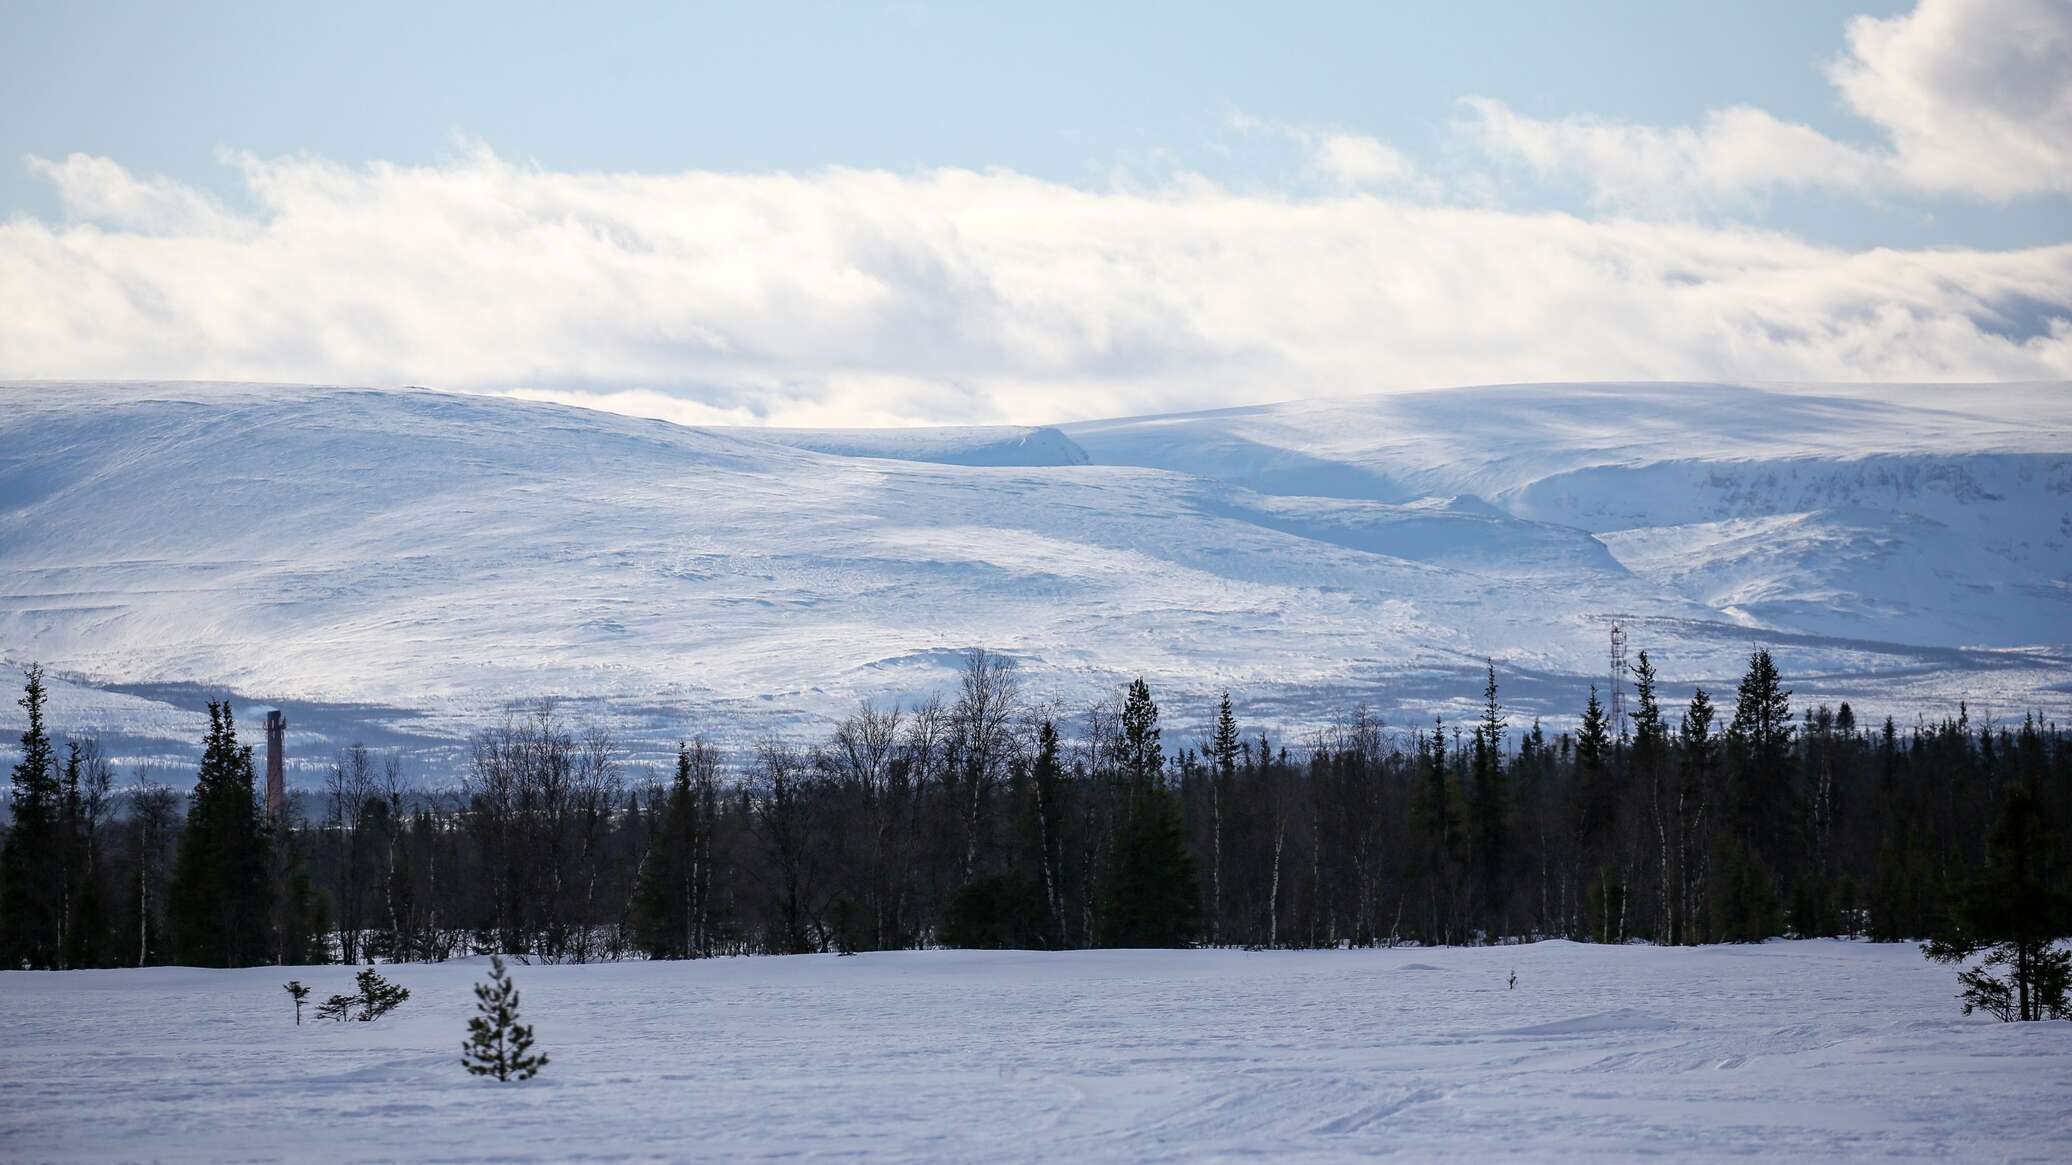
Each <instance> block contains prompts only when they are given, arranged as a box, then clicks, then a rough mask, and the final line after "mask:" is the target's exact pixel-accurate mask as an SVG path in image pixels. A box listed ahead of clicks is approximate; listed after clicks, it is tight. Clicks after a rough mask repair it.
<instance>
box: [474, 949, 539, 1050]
mask: <svg viewBox="0 0 2072 1165" xmlns="http://www.w3.org/2000/svg"><path fill="white" fill-rule="evenodd" d="M475 1011H476V1015H475V1018H473V1019H471V1020H469V1021H468V1038H467V1040H466V1042H464V1043H462V1044H461V1046H460V1062H461V1063H462V1064H463V1065H464V1066H465V1067H466V1068H467V1070H468V1072H469V1073H470V1074H471V1075H475V1076H494V1077H496V1078H497V1079H498V1080H530V1079H532V1078H533V1076H535V1075H536V1074H538V1072H539V1070H540V1069H541V1068H544V1067H546V1066H547V1057H546V1056H545V1055H544V1054H541V1055H537V1056H535V1055H533V1054H532V1027H531V1025H529V1024H522V1023H519V1022H518V985H517V984H515V983H513V982H511V979H510V976H508V975H506V974H505V973H504V960H503V957H502V956H501V955H496V956H491V958H490V960H489V982H487V983H477V984H475Z"/></svg>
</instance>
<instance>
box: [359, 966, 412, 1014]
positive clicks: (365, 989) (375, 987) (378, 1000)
mask: <svg viewBox="0 0 2072 1165" xmlns="http://www.w3.org/2000/svg"><path fill="white" fill-rule="evenodd" d="M354 982H355V983H356V984H357V985H358V986H359V989H360V993H359V995H358V996H356V997H355V998H354V999H353V1002H355V1003H358V1004H359V1005H360V1022H362V1023H372V1022H373V1021H375V1020H377V1019H380V1018H381V1017H382V1016H384V1015H387V1014H388V1013H389V1012H391V1011H394V1010H395V1009H396V1008H398V1007H400V1006H402V1004H403V1001H404V1000H406V999H408V998H410V989H409V988H407V987H398V986H397V985H395V984H394V983H391V982H389V981H388V980H386V979H384V978H382V977H381V973H380V972H378V971H376V970H375V969H374V968H372V967H369V968H367V969H366V970H364V971H362V972H360V974H359V976H358V977H357V978H356V979H355V980H354Z"/></svg>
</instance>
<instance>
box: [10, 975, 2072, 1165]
mask: <svg viewBox="0 0 2072 1165" xmlns="http://www.w3.org/2000/svg"><path fill="white" fill-rule="evenodd" d="M483 964H484V960H480V959H474V960H467V961H464V962H458V963H448V964H440V965H405V966H399V967H394V968H389V969H388V971H389V974H390V976H391V977H392V978H393V979H395V980H396V981H398V982H400V983H402V984H403V985H405V986H407V987H409V988H410V990H411V992H412V995H411V999H410V1001H409V1002H408V1003H406V1004H405V1005H404V1006H403V1007H402V1008H401V1009H400V1010H399V1011H397V1012H395V1013H393V1014H392V1015H390V1016H388V1017H385V1018H384V1019H382V1020H379V1021H377V1022H375V1023H373V1024H359V1023H346V1024H330V1023H315V1022H305V1025H304V1026H302V1027H300V1028H297V1027H295V1026H294V1025H293V1022H292V1018H291V1015H292V1009H291V1006H290V1004H289V1001H288V999H287V996H286V994H285V993H284V992H283V991H282V990H281V989H280V984H281V983H283V982H285V981H286V980H287V979H288V978H290V977H291V976H293V977H297V978H300V979H302V980H303V981H304V982H305V983H308V984H310V985H311V986H312V987H313V989H314V991H315V993H316V994H317V995H318V996H322V995H324V994H327V993H329V992H331V991H334V990H342V989H345V988H347V987H349V986H350V980H351V975H352V969H351V968H347V967H313V968H295V969H291V968H276V967H267V968H254V969H249V970H239V971H207V970H195V969H184V968H153V969H147V970H125V971H71V972H20V971H12V972H5V973H0V1047H4V1048H5V1049H6V1052H5V1054H4V1055H0V1157H4V1158H6V1159H8V1160H11V1161H24V1162H32V1161H89V1160H118V1159H119V1160H138V1161H142V1160H164V1161H192V1162H201V1161H264V1160H319V1161H349V1160H370V1161H371V1160H423V1161H486V1160H506V1161H543V1162H544V1161H582V1160H593V1161H598V1160H609V1161H646V1160H713V1161H717V1160H772V1159H799V1158H805V1159H823V1160H837V1159H839V1160H933V1161H1059V1160H1100V1161H1199V1160H1234V1159H1239V1158H1267V1159H1274V1160H1316V1161H1331V1160H1353V1159H1358V1158H1364V1157H1370V1156H1377V1155H1389V1156H1394V1157H1397V1158H1399V1159H1403V1160H1416V1161H1425V1160H1496V1159H1518V1160H1572V1161H1619V1160H1636V1159H1642V1158H1650V1157H1660V1156H1662V1155H1671V1156H1674V1157H1676V1158H1677V1159H1680V1160H1722V1161H1725V1160H1737V1161H1746V1160H1776V1161H1784V1160H1797V1161H1806V1160H1836V1159H1873V1158H1875V1159H1879V1160H1926V1159H1938V1160H1949V1159H1956V1160H1964V1161H1973V1162H1985V1161H2052V1162H2059V1161H2064V1160H2067V1159H2068V1158H2072V1110H2068V1109H2067V1107H2066V1103H2065V1102H2066V1100H2067V1098H2068V1095H2072V1024H2066V1023H2037V1024H1998V1023H1993V1022H1990V1021H1986V1020H1983V1019H1980V1018H1976V1017H1973V1018H1965V1017H1963V1016H1961V1015H1959V1014H1958V1006H1957V1003H1956V1001H1955V1000H1954V998H1953V996H1954V994H1955V977H1954V974H1953V973H1952V971H1951V970H1950V969H1949V968H1947V967H1941V966H1936V965H1933V964H1930V963H1928V962H1927V961H1926V960H1925V959H1923V958H1922V957H1921V956H1920V954H1919V953H1918V951H1916V949H1915V948H1914V947H1912V946H1910V945H1898V946H1894V945H1871V944H1862V943H1845V942H1821V941H1815V942H1775V943H1769V944H1765V945H1762V946H1750V947H1714V948H1697V949H1683V950H1678V949H1663V948H1654V947H1638V946H1635V947H1591V946H1584V945H1578V944H1571V943H1565V942H1547V943H1539V944H1534V945H1531V946H1525V947H1506V948H1469V949H1398V950H1393V951H1379V950H1378V951H1322V952H1238V951H1158V952H1146V951H1090V952H1072V953H1059V954H1050V953H1024V952H955V951H923V952H900V953H887V954H866V955H862V956H859V957H856V958H838V957H835V956H802V957H792V958H756V959H721V960H712V961H705V962H692V963H637V962H636V963H620V964H593V965H589V966H551V967H550V966H515V965H514V970H513V974H514V977H515V979H516V980H517V983H518V986H519V988H520V991H521V994H522V1008H521V1010H522V1018H523V1019H525V1020H526V1021H529V1022H531V1023H533V1024H534V1026H535V1030H536V1033H537V1036H538V1040H539V1047H540V1048H541V1049H542V1050H544V1051H546V1052H547V1053H548V1054H549V1055H550V1056H551V1058H552V1062H551V1063H550V1064H549V1065H548V1066H547V1068H546V1069H545V1070H544V1072H543V1073H542V1075H541V1076H540V1077H539V1078H538V1079H536V1080H534V1081H532V1082H529V1083H526V1084H523V1085H505V1086H498V1085H495V1084H492V1083H489V1082H486V1081H480V1080H476V1079H474V1078H472V1077H469V1076H467V1075H465V1074H464V1072H463V1071H462V1069H461V1067H460V1063H459V1048H460V1043H461V1039H462V1036H463V1029H464V1026H465V1021H466V1019H467V1016H468V1015H469V1014H471V1010H472V1003H473V1001H472V998H471V995H470V990H469V989H470V986H471V984H472V983H473V982H475V981H476V980H478V979H481V978H484V977H486V970H485V967H484V965H483ZM1513 970H1515V971H1516V972H1517V975H1518V986H1517V988H1516V989H1515V990H1509V989H1506V987H1505V980H1506V977H1507V976H1508V975H1509V973H1510V972H1512V971H1513Z"/></svg>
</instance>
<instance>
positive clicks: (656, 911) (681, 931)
mask: <svg viewBox="0 0 2072 1165" xmlns="http://www.w3.org/2000/svg"><path fill="white" fill-rule="evenodd" d="M697 813H698V809H697V802H696V801H695V799H694V798H693V796H692V792H691V752H690V746H688V745H685V744H678V745H677V746H676V777H675V779H674V780H673V781H671V782H670V785H669V794H668V797H667V799H666V800H665V801H664V802H663V809H662V812H660V813H658V814H656V815H655V818H656V820H655V825H654V828H653V829H652V830H651V832H650V834H649V838H648V848H647V854H646V856H644V857H643V858H642V859H641V862H640V879H639V882H638V883H637V885H636V887H635V890H634V902H633V927H634V941H635V942H636V943H637V944H639V946H640V947H641V949H642V950H644V951H646V952H647V956H648V957H649V958H651V959H687V958H690V957H691V955H692V954H693V953H694V952H693V951H692V950H691V931H692V926H691V872H692V870H693V869H694V866H693V864H692V847H693V846H694V844H695V843H696V840H697V838H696V834H697Z"/></svg>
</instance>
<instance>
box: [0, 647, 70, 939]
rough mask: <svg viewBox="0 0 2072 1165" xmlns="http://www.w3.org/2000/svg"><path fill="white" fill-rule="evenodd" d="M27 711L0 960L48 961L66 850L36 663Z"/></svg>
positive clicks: (0, 892)
mask: <svg viewBox="0 0 2072 1165" xmlns="http://www.w3.org/2000/svg"><path fill="white" fill-rule="evenodd" d="M26 675H27V682H26V683H25V684H24V686H23V690H22V698H21V699H20V700H19V701H17V702H18V703H19V704H20V705H21V707H22V708H23V709H24V710H26V711H27V712H28V714H29V723H28V727H27V728H26V729H24V730H23V732H22V737H21V742H22V756H21V759H20V760H19V761H17V762H15V766H14V774H13V781H12V784H13V790H12V792H13V809H14V828H13V829H11V830H10V831H9V832H8V835H7V850H6V853H5V855H4V861H0V966H7V967H20V966H29V967H38V968H46V967H55V966H57V965H58V961H59V959H61V958H62V957H63V942H62V937H63V931H64V923H65V918H64V914H63V908H62V904H63V899H64V891H63V885H62V883H63V879H64V864H65V854H64V845H63V839H62V838H61V837H60V836H59V824H60V822H59V818H60V815H61V813H62V811H63V806H62V803H61V802H62V793H61V791H60V786H59V780H58V768H57V754H56V752H55V750H54V749H53V748H52V747H51V742H50V734H49V733H48V732H47V731H46V730H45V728H44V726H43V703H44V699H45V691H44V687H43V669H42V668H41V667H39V666H37V665H36V664H30V665H29V667H28V668H27V672H26Z"/></svg>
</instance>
